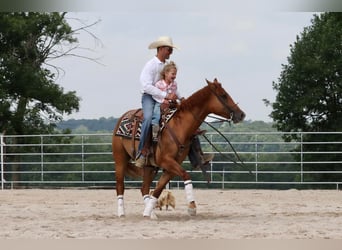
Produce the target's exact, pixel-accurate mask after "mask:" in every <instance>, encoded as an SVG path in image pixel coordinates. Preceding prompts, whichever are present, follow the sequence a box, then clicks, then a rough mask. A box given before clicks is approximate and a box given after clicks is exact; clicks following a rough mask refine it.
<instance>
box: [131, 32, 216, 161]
mask: <svg viewBox="0 0 342 250" xmlns="http://www.w3.org/2000/svg"><path fill="white" fill-rule="evenodd" d="M148 48H149V49H157V54H156V56H154V57H153V58H152V59H150V60H149V61H148V62H147V63H146V64H145V66H144V68H143V70H142V72H141V74H140V83H141V93H142V98H141V104H142V110H143V114H144V119H143V122H142V125H141V133H140V142H139V146H138V154H137V159H136V162H135V165H136V166H137V167H143V166H144V165H146V158H147V154H148V149H146V148H145V146H146V145H145V143H146V141H147V137H148V136H149V135H150V130H151V123H152V115H153V109H154V105H155V103H156V101H155V100H154V99H153V98H152V96H154V97H157V98H161V99H163V98H165V99H167V100H175V99H176V98H177V96H176V95H175V94H174V93H168V94H167V93H165V92H163V91H162V90H160V89H158V88H157V87H155V83H156V82H157V81H159V80H160V72H161V70H162V69H163V67H164V65H165V63H166V60H167V59H169V58H170V55H171V54H172V52H173V49H174V48H176V49H178V47H177V46H176V45H174V44H173V42H172V39H171V38H170V37H168V36H161V37H159V38H158V39H157V40H156V41H154V42H152V43H151V44H150V45H149V46H148ZM197 146H198V145H197ZM196 152H197V154H198V157H199V158H200V159H202V163H203V164H207V163H208V162H209V161H210V160H212V159H213V155H205V154H203V153H202V151H198V150H196ZM198 157H197V158H198ZM191 158H194V157H191ZM196 165H198V164H196Z"/></svg>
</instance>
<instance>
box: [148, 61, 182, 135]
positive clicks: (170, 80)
mask: <svg viewBox="0 0 342 250" xmlns="http://www.w3.org/2000/svg"><path fill="white" fill-rule="evenodd" d="M176 76H177V66H176V64H175V63H174V62H172V61H171V62H170V63H168V64H166V65H165V66H164V68H163V69H162V71H161V72H160V80H159V81H158V82H156V83H155V87H157V88H158V89H160V90H162V91H164V92H165V93H167V94H171V93H174V94H176V96H177V98H178V99H182V97H181V95H180V93H179V91H178V89H177V82H176V81H175V79H176ZM153 99H154V100H155V101H156V104H155V105H154V110H153V115H152V138H153V141H158V138H157V137H158V132H159V121H160V105H161V103H168V100H166V99H165V98H164V99H162V98H158V97H153Z"/></svg>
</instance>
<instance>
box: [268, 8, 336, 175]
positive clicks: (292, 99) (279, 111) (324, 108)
mask: <svg viewBox="0 0 342 250" xmlns="http://www.w3.org/2000/svg"><path fill="white" fill-rule="evenodd" d="M311 23H312V25H311V26H309V27H305V28H304V31H303V32H302V33H301V36H297V39H296V42H295V43H294V45H293V46H290V48H291V49H290V52H291V55H290V56H289V57H288V64H287V65H282V72H281V74H280V78H279V79H278V82H273V89H274V90H275V91H277V92H278V93H277V96H276V100H275V102H274V103H272V104H271V105H272V108H273V111H272V112H271V115H270V116H271V117H272V118H273V120H274V122H275V126H276V128H277V129H278V130H280V131H284V132H298V131H304V132H338V131H339V132H340V131H342V13H322V14H320V15H314V17H313V19H312V20H311ZM265 103H266V104H270V103H269V101H267V100H265ZM284 138H285V139H286V140H288V141H289V140H292V139H294V140H303V141H308V142H310V143H308V144H306V145H304V147H303V149H302V150H303V151H304V152H306V154H305V155H304V158H303V160H304V161H307V162H310V161H317V159H320V160H322V161H325V160H326V161H331V162H333V161H336V162H338V161H341V160H342V155H341V154H338V153H335V152H338V151H340V145H339V144H331V143H329V144H322V143H320V144H314V143H313V142H315V141H320V142H324V141H327V142H331V141H336V142H341V141H342V136H341V135H340V134H328V135H327V134H324V135H322V134H317V133H312V134H307V135H305V136H304V137H303V138H299V136H298V135H297V134H291V135H286V136H284ZM318 151H320V152H324V151H325V152H326V153H325V154H317V153H316V154H315V152H318ZM341 169H342V166H340V164H330V165H322V164H316V165H314V164H306V165H305V169H304V170H323V171H327V170H341ZM340 178H341V175H334V176H333V175H327V174H326V175H324V177H323V174H321V175H319V176H316V177H312V176H308V178H306V180H315V181H319V180H326V181H333V180H336V179H340Z"/></svg>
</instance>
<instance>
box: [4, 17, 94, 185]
mask: <svg viewBox="0 0 342 250" xmlns="http://www.w3.org/2000/svg"><path fill="white" fill-rule="evenodd" d="M65 15H66V13H33V12H29V13H26V12H16V13H4V12H3V13H0V44H1V46H0V132H1V133H6V134H12V135H25V134H44V133H55V131H54V129H55V127H56V123H57V122H58V121H61V120H62V117H63V115H64V114H71V113H72V112H74V111H78V110H79V101H80V98H79V97H77V96H76V92H75V91H69V92H65V91H64V89H63V88H62V87H60V86H59V85H58V84H56V83H55V80H56V73H57V76H58V74H59V68H57V67H54V66H53V65H52V64H50V61H51V60H53V59H56V58H59V57H63V56H67V55H72V56H78V55H77V54H74V53H72V52H73V51H74V50H75V49H77V48H78V43H77V39H76V37H75V34H76V31H79V30H85V31H87V30H86V28H87V27H90V25H89V26H83V27H81V28H80V29H78V30H72V28H71V27H70V26H69V24H68V23H67V22H66V19H65ZM88 33H89V32H88ZM89 34H91V33H89ZM91 35H92V34H91ZM75 44H76V45H75ZM80 57H82V56H80ZM88 59H89V58H88ZM51 70H54V71H51ZM16 140H17V143H24V142H26V143H29V140H30V139H29V138H27V137H21V138H20V139H19V138H16ZM9 150H12V153H15V150H16V148H12V149H9ZM13 155H14V156H13V157H16V159H12V161H13V162H20V159H18V157H19V156H17V155H15V154H13ZM12 169H13V170H14V171H15V170H18V169H19V166H18V165H12ZM13 179H14V180H17V179H18V176H17V175H14V177H13Z"/></svg>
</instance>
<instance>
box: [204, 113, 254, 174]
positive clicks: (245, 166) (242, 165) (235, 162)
mask: <svg viewBox="0 0 342 250" xmlns="http://www.w3.org/2000/svg"><path fill="white" fill-rule="evenodd" d="M222 121H228V122H229V123H230V121H229V120H225V119H222ZM204 122H205V123H206V124H207V125H208V126H209V127H211V128H212V129H214V130H215V131H216V132H217V133H218V134H219V135H221V136H222V137H223V138H224V139H225V141H226V142H228V144H229V146H230V147H231V149H232V150H233V152H234V154H235V156H236V158H237V159H238V160H239V162H237V161H236V160H234V159H232V158H230V157H228V156H226V155H225V154H223V153H222V152H221V151H220V150H219V149H218V148H217V147H216V146H215V145H214V144H212V143H211V141H210V140H209V139H208V137H206V136H205V135H204V134H203V135H202V136H203V137H204V138H205V140H206V141H207V142H208V143H209V144H210V145H211V146H212V147H213V148H214V149H215V150H216V151H217V152H218V153H219V154H220V155H221V156H223V157H224V158H226V159H228V160H230V161H232V162H233V163H234V164H236V165H238V166H241V167H244V168H246V169H247V170H248V172H249V174H253V173H252V171H251V170H250V169H248V167H247V165H246V164H245V163H244V162H243V161H242V159H241V158H240V156H239V154H238V153H237V152H236V150H235V148H234V147H233V145H232V143H231V142H230V141H229V140H228V138H227V137H226V136H225V135H224V134H222V133H221V132H220V131H219V130H218V129H217V128H215V127H214V126H213V125H211V124H210V123H209V122H206V121H204Z"/></svg>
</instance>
